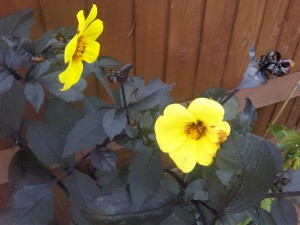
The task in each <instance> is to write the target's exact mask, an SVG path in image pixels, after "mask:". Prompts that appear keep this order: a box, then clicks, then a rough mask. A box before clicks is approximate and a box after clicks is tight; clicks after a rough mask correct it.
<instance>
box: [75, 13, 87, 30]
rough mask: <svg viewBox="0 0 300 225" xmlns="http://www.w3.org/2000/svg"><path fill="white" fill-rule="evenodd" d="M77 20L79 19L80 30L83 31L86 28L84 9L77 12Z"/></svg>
mask: <svg viewBox="0 0 300 225" xmlns="http://www.w3.org/2000/svg"><path fill="white" fill-rule="evenodd" d="M77 20H78V31H79V32H80V33H81V32H82V31H84V30H85V18H84V13H83V10H80V11H79V12H78V13H77Z"/></svg>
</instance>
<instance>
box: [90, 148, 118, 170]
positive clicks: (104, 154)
mask: <svg viewBox="0 0 300 225" xmlns="http://www.w3.org/2000/svg"><path fill="white" fill-rule="evenodd" d="M90 158H91V163H92V165H93V166H94V167H95V168H96V169H97V170H99V171H101V172H108V171H113V170H117V167H116V154H115V152H114V151H113V150H111V149H110V148H107V147H102V146H100V145H98V146H97V147H96V149H94V150H93V151H92V152H91V154H90Z"/></svg>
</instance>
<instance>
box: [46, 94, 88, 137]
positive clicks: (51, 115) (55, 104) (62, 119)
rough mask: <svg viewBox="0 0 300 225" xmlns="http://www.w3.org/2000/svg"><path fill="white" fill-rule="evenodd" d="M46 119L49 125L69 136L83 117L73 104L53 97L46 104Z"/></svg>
mask: <svg viewBox="0 0 300 225" xmlns="http://www.w3.org/2000/svg"><path fill="white" fill-rule="evenodd" d="M44 117H45V120H46V122H47V123H49V124H50V125H51V126H53V127H55V128H57V129H58V130H59V131H60V132H61V133H62V134H63V135H67V134H68V133H69V132H70V131H71V130H72V128H73V127H74V125H75V123H76V122H77V121H78V120H80V119H81V118H82V117H83V115H82V112H81V111H80V110H79V109H77V108H75V107H74V105H72V104H71V103H67V102H64V101H63V100H62V99H60V98H56V97H53V98H49V99H48V100H47V101H46V103H45V111H44Z"/></svg>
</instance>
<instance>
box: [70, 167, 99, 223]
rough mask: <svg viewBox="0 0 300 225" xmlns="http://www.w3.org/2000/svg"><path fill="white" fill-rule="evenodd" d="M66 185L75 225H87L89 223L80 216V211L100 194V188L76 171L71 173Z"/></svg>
mask: <svg viewBox="0 0 300 225" xmlns="http://www.w3.org/2000/svg"><path fill="white" fill-rule="evenodd" d="M68 183H69V190H70V199H71V206H70V211H71V213H72V217H73V219H74V221H75V222H76V223H77V224H80V225H88V224H89V223H88V222H87V221H86V220H85V219H84V217H83V216H82V212H81V210H82V209H83V208H84V207H85V205H86V204H88V203H90V202H92V201H93V200H94V199H95V198H96V197H98V196H99V195H100V194H101V191H100V188H99V187H98V186H97V183H96V182H95V181H94V180H93V179H92V178H90V177H89V176H87V175H86V174H83V173H81V172H79V171H78V170H74V171H73V173H72V174H71V176H70V177H69V180H68Z"/></svg>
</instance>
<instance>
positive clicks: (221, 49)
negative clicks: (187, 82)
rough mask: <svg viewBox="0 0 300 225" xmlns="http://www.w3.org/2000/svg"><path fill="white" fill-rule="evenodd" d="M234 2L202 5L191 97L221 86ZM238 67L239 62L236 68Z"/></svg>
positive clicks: (233, 14)
mask: <svg viewBox="0 0 300 225" xmlns="http://www.w3.org/2000/svg"><path fill="white" fill-rule="evenodd" d="M237 2H238V1H235V0H232V1H227V0H213V1H207V2H206V8H205V17H204V23H203V30H202V38H201V46H200V56H199V60H198V66H197V71H196V79H195V82H194V85H193V86H194V90H193V94H194V97H197V96H199V94H200V93H202V92H203V91H205V90H207V89H209V88H212V87H217V86H220V85H221V80H222V73H223V70H224V68H225V66H226V64H225V61H226V57H227V52H228V48H229V44H230V39H231V37H232V35H233V33H232V32H233V25H234V22H235V21H234V20H235V16H236V10H237V7H238V4H237ZM237 66H240V63H239V64H238V65H237Z"/></svg>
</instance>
